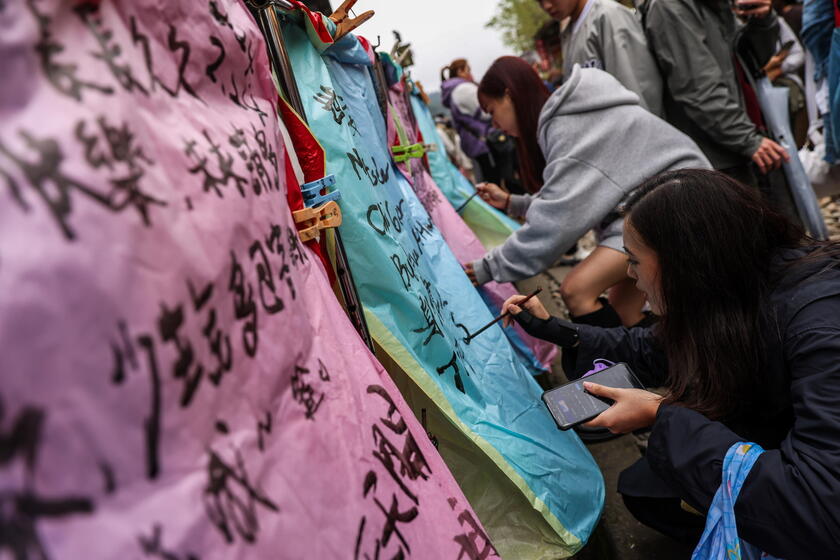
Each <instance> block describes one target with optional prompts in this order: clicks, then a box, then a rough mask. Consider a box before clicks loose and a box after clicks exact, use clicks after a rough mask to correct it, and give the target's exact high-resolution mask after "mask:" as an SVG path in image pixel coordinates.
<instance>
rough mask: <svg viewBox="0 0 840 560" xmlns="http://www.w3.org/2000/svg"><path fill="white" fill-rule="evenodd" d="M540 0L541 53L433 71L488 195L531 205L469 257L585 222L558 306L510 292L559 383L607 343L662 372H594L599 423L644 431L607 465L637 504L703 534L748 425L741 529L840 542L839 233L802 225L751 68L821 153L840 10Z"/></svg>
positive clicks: (830, 150)
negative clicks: (510, 168) (598, 379)
mask: <svg viewBox="0 0 840 560" xmlns="http://www.w3.org/2000/svg"><path fill="white" fill-rule="evenodd" d="M537 1H538V3H539V4H540V5H541V7H542V8H543V9H544V10H545V12H546V13H547V14H548V15H549V16H550V17H551V18H553V19H554V20H555V23H554V24H553V25H556V27H557V34H556V35H557V39H558V41H557V49H556V51H555V52H554V53H553V56H554V58H555V59H557V58H559V59H560V63H559V64H557V65H556V67H555V68H554V69H553V70H551V69H550V68H547V66H548V65H546V64H542V62H545V61H544V60H542V61H541V60H540V59H539V57H537V58H536V59H535V58H534V57H533V56H525V57H512V56H508V57H502V58H500V59H498V60H496V62H495V63H494V64H493V65H492V66H491V67H490V68H489V70H488V71H487V72H486V73H485V75H484V76H483V77H482V78H481V80H480V81H476V80H475V79H473V76H472V73H471V70H470V67H469V64H468V62H467V61H466V60H464V59H458V60H455V61H454V62H453V63H452V64H451V65H449V66H448V67H447V68H446V69H444V72H443V74H442V80H443V84H442V89H443V99H444V104H445V105H446V106H447V107H448V108H449V109H450V111H451V113H452V119H453V124H454V127H455V129H456V130H457V132H458V134H459V136H460V143H461V146H462V147H463V149H464V151H465V152H466V154H467V155H468V156H469V157H470V158H472V159H473V160H474V161H475V162H476V165H477V167H478V168H479V169H480V175H481V177H483V178H484V182H481V183H479V184H478V186H477V189H478V192H479V194H480V196H481V197H482V198H483V199H484V200H486V201H487V202H488V203H489V204H491V205H492V206H494V207H496V208H498V209H499V210H501V211H504V212H506V213H507V214H509V215H510V216H512V217H515V218H518V219H520V220H521V221H522V224H523V225H522V227H521V228H520V229H518V230H517V231H516V232H514V233H513V234H512V235H511V236H510V237H509V238H508V239H507V241H506V242H505V243H504V244H502V245H500V246H499V247H497V248H495V249H493V250H491V251H489V252H488V253H487V254H486V255H485V256H484V257H483V258H481V259H479V260H477V261H475V262H471V263H465V264H464V269H465V271H466V273H467V275H468V276H469V277H470V278H471V280H472V281H473V283H474V284H476V285H481V284H484V283H487V282H490V281H498V282H503V281H518V280H523V279H525V278H529V277H532V276H534V275H536V274H538V273H540V272H543V271H545V270H547V269H548V268H550V267H552V266H553V265H554V264H555V263H556V262H557V261H558V259H560V258H561V257H562V256H563V255H564V253H566V252H567V251H569V250H570V248H573V247H574V245H575V243H576V242H577V241H578V239H579V238H581V236H583V235H584V234H585V233H586V232H588V231H594V232H595V236H596V240H597V244H598V246H597V248H596V249H595V250H594V251H593V252H592V253H591V254H589V256H588V257H586V258H585V259H583V260H582V261H581V262H580V263H579V264H577V265H576V266H575V267H574V269H573V270H572V271H571V272H570V273H569V274H568V276H567V277H566V278H565V279H564V281H563V284H562V287H561V291H560V296H561V297H562V299H563V301H564V303H565V304H566V307H567V308H568V310H569V313H570V316H569V319H570V321H567V320H565V319H564V318H558V317H551V316H550V315H549V314H548V313H547V312H546V310H545V308H544V307H543V306H542V304H541V303H540V302H539V300H538V299H536V298H533V299H530V300H528V301H527V303H524V304H523V305H521V306H520V305H519V304H522V303H523V300H524V299H525V298H524V296H514V297H512V298H511V299H510V300H508V302H506V304H505V309H504V311H509V312H510V313H511V315H512V317H514V318H515V319H516V320H517V321H519V322H520V323H521V324H522V325H523V327H525V329H526V330H527V331H528V332H529V333H530V334H532V335H534V336H537V337H540V338H544V339H546V340H550V341H552V342H555V343H556V344H558V345H559V346H560V347H562V348H563V369H564V372H565V374H566V376H567V377H568V378H569V379H575V378H578V377H580V376H581V375H584V374H585V373H586V372H587V370H590V369H591V368H592V364H593V361H594V360H595V359H608V360H611V361H614V362H625V363H627V364H629V365H630V367H631V368H632V369H633V370H634V371H635V372H636V374H637V375H638V377H639V378H640V380H641V381H642V382H643V383H644V384H645V386H647V387H650V388H664V391H663V390H659V391H657V392H649V391H646V390H642V389H615V388H610V387H605V386H600V385H597V384H592V383H588V384H587V390H588V391H589V392H590V393H592V394H594V395H598V396H600V397H603V398H606V399H609V400H610V401H611V402H613V403H614V404H612V406H611V407H610V409H609V410H608V411H606V412H604V413H602V414H601V415H600V416H598V417H597V418H596V419H595V420H593V421H592V422H590V423H589V426H590V427H601V428H604V429H608V430H610V431H611V432H614V433H627V432H631V431H636V430H646V429H650V430H651V435H650V441H649V446H648V449H647V452H646V454H645V455H644V456H643V457H642V458H641V459H640V460H639V461H638V462H637V463H636V464H634V465H633V466H632V467H630V468H628V469H627V470H626V471H625V472H624V473H623V474H622V476H621V479H620V481H619V488H618V490H619V492H620V493H621V494H622V496H623V498H624V501H625V503H626V505H627V507H628V509H629V510H630V511H631V512H632V513H633V515H634V516H636V517H637V518H638V519H639V520H640V521H642V522H643V523H645V524H647V525H649V526H651V527H653V528H655V529H657V530H659V531H661V532H663V533H665V534H667V535H670V536H673V537H675V538H677V539H681V540H685V541H690V542H697V541H698V539H700V538H701V534H702V533H703V532H704V529H705V530H706V531H707V532H708V531H709V530H710V529H709V525H708V523H707V519H706V513H707V512H710V508H711V506H712V505H713V502H714V503H717V494H718V493H719V488H721V482H722V480H724V477H725V473H724V471H725V465H728V464H730V463H729V460H730V458H731V456H732V453H734V452H735V451H733V450H736V449H737V450H743V449H745V448H744V447H743V446H745V445H751V446H755V447H754V448H753V451H755V450H760V451H761V453H760V456H758V458H757V460H756V462H755V464H754V465H753V467H752V470H751V471H749V475H748V476H747V478H746V481H745V483H744V486H743V490H742V491H741V492H740V494H739V497H738V498H737V502H736V503H735V506H734V514H735V519H736V520H737V530H738V535H739V536H740V538H741V539H742V540H743V543H742V547H744V549H746V548H747V547H749V546H754V547H756V549H757V550H760V551H764V553H766V554H767V555H768V556H767V557H771V558H772V557H778V558H785V559H788V560H790V559H796V558H809V559H810V558H829V557H840V505H838V504H840V500H838V498H840V406H838V405H837V404H836V402H835V398H834V389H839V390H840V244H838V243H837V242H834V243H832V242H831V241H827V240H817V239H814V238H812V237H810V236H808V235H806V233H805V229H804V228H803V223H802V222H801V221H800V218H799V216H798V214H797V211H796V206H795V204H794V202H793V198H792V197H791V194H790V189H789V186H788V183H787V181H788V180H787V179H786V178H785V175H784V174H783V173H781V172H780V168H781V167H782V166H783V165H784V164H785V163H786V162H788V161H789V160H790V158H791V157H795V156H796V154H795V153H790V151H789V150H786V149H785V148H784V147H783V146H782V145H781V144H780V143H779V142H777V141H775V140H774V138H772V134H771V131H769V130H768V127H767V124H766V122H765V117H764V115H763V112H762V109H763V108H762V106H761V103H760V102H759V99H758V95H757V91H756V90H757V81H758V80H762V79H765V78H767V79H770V80H771V81H772V82H774V83H775V84H776V85H777V86H781V87H787V88H789V90H790V104H789V112H790V116H791V121H792V124H791V128H792V129H793V130H794V131H795V136H796V141H797V147H798V146H800V145H801V144H803V143H804V142H805V140H806V136H808V134H807V131H808V127H809V121H810V124H811V126H812V127H813V126H816V125H818V124H823V125H824V131H823V136H824V137H825V138H826V146H825V154H826V160H827V162H828V163H831V164H833V163H834V158H835V157H836V156H835V153H834V150H835V144H834V141H833V132H832V130H831V120H832V117H833V116H836V115H837V113H838V112H840V107H834V108H835V109H836V110H835V111H834V112H832V108H833V107H832V103H831V101H832V99H835V98H836V97H837V96H835V95H834V93H835V87H834V86H835V84H834V83H832V80H833V75H834V74H832V72H835V71H836V67H835V66H832V65H831V57H832V56H837V57H840V53H838V52H832V51H831V45H830V44H829V45H828V46H827V47H826V41H829V43H830V41H831V38H832V31H833V30H834V26H835V25H837V26H838V27H840V6H838V3H837V2H836V0H825V1H823V0H807V2H806V3H805V5H804V8H803V6H802V5H800V4H796V3H792V4H784V3H778V4H777V5H776V6H775V9H774V6H773V5H772V3H771V0H736V1H735V2H732V3H730V2H727V1H726V0H644V1H643V2H641V3H640V4H638V5H637V6H636V9H635V10H633V9H630V8H628V7H626V6H624V5H621V4H619V3H618V2H616V1H615V0H537ZM832 13H833V14H834V18H832V17H831V14H832ZM826 14H827V15H826ZM819 26H824V27H826V28H827V30H828V33H827V34H826V32H825V30H823V29H822V28H820V29H816V28H817V27H819ZM800 32H801V33H802V38H803V42H804V43H805V47H806V48H803V45H802V43H801V42H800V37H799V33H800ZM541 34H542V36H543V38H544V35H545V34H544V33H543V32H541ZM834 37H840V35H838V34H837V33H835V34H834ZM835 43H837V44H838V45H840V42H838V41H836V40H835ZM543 47H544V45H543ZM835 49H836V47H835ZM538 50H542V51H543V53H544V51H545V48H542V49H538ZM806 53H807V54H806ZM806 56H807V58H808V59H809V61H808V63H807V64H806V63H805V58H806ZM555 62H556V60H555ZM832 68H834V69H835V70H831V69H832ZM806 82H810V83H811V86H810V87H805V83H806ZM806 105H812V106H815V107H816V112H815V113H813V114H812V115H811V116H810V118H808V117H804V107H805V106H806ZM832 113H833V114H832ZM494 131H495V132H501V133H503V134H504V135H507V136H509V137H513V138H515V139H516V156H517V157H516V170H517V171H516V181H514V182H517V181H518V184H519V185H521V187H522V191H523V192H516V191H514V190H512V189H510V188H509V187H508V185H507V184H504V185H500V181H499V180H494V179H498V174H497V173H495V172H494V170H493V156H492V150H491V148H490V147H489V143H488V142H489V140H488V139H489V138H491V137H492V136H493V134H494V133H495V132H494ZM459 167H461V168H462V169H463V168H464V166H463V165H459ZM494 173H495V174H494ZM605 294H606V297H604V295H605ZM738 446H741V447H738ZM722 465H724V467H722ZM730 490H731V489H730ZM733 499H734V498H733ZM711 509H714V508H711ZM709 515H710V516H711V513H710V514H709ZM703 536H704V538H705V537H706V535H703ZM747 543H748V544H747ZM721 557H722V556H721Z"/></svg>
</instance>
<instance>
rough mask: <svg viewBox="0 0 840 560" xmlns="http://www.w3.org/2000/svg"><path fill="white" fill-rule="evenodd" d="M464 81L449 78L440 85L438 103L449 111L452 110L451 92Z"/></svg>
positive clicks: (462, 79)
mask: <svg viewBox="0 0 840 560" xmlns="http://www.w3.org/2000/svg"><path fill="white" fill-rule="evenodd" d="M466 81H467V80H465V79H464V78H449V79H448V80H446V81H445V82H443V83H442V84H441V85H440V102H441V103H443V106H444V107H446V108H447V109H449V110H450V111H451V110H452V107H451V106H450V104H451V103H452V92H453V91H455V88H456V87H458V86H459V85H461V84H463V83H464V82H466Z"/></svg>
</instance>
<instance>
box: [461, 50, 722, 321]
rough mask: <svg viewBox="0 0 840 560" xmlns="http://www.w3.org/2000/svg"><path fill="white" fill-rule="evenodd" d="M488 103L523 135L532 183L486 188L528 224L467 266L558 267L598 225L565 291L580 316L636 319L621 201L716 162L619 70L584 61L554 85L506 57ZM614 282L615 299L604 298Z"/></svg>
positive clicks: (493, 71)
mask: <svg viewBox="0 0 840 560" xmlns="http://www.w3.org/2000/svg"><path fill="white" fill-rule="evenodd" d="M478 96H479V101H480V102H481V105H482V107H483V108H484V110H485V111H487V112H488V113H490V114H491V115H492V116H493V120H494V122H495V124H496V126H497V127H498V128H501V129H502V130H504V131H505V132H507V133H508V134H510V135H511V136H515V137H516V138H517V140H518V150H519V163H520V166H519V169H520V173H521V179H522V182H523V184H524V185H525V186H526V188H527V189H528V190H530V191H531V192H533V193H534V194H533V195H511V194H509V193H506V192H504V191H503V190H502V189H501V188H499V187H498V186H496V185H493V184H483V185H479V186H478V190H479V192H480V193H481V196H482V197H483V198H484V199H485V200H487V201H488V202H489V203H490V204H492V205H493V206H495V207H496V208H499V209H503V210H506V211H507V213H508V214H510V215H512V216H514V217H524V218H525V224H524V225H523V227H522V228H520V229H519V230H517V231H516V232H514V233H513V235H511V236H510V237H509V238H508V239H507V241H506V242H505V243H504V244H503V245H501V246H499V247H496V248H495V249H493V250H492V251H490V252H489V253H488V254H487V255H486V256H485V257H484V258H482V259H480V260H478V261H475V262H474V263H470V264H468V265H466V266H465V269H466V270H467V274H469V275H470V276H471V278H472V279H473V281H474V282H475V283H477V284H484V283H485V282H489V281H490V280H495V281H497V282H511V281H516V280H522V279H523V278H528V277H530V276H533V275H535V274H538V273H540V272H542V271H544V270H546V269H547V268H549V267H550V266H552V265H553V264H554V263H555V262H556V261H557V260H558V258H560V256H561V255H563V253H565V252H566V251H567V250H568V249H569V248H570V247H571V246H573V245H574V244H575V242H576V241H577V240H578V239H579V238H580V237H581V236H582V235H583V234H585V233H586V232H587V231H589V230H590V229H595V230H596V232H597V233H598V243H599V246H598V247H597V248H596V249H595V251H594V252H593V253H592V254H591V255H589V256H588V257H587V258H586V259H585V260H584V261H583V262H581V263H580V264H579V265H577V266H576V267H575V268H574V269H573V270H572V271H571V272H570V273H569V275H568V276H567V277H566V278H565V279H564V281H563V284H562V286H561V296H562V297H563V300H564V302H565V303H566V306H567V307H568V308H569V311H570V313H571V315H572V317H573V320H575V321H579V322H582V323H587V324H596V325H601V326H620V325H621V324H624V325H627V326H630V325H633V324H636V323H638V322H639V321H641V320H642V318H643V316H642V313H641V310H642V304H643V298H642V296H641V294H640V293H639V292H638V291H637V290H636V289H635V288H634V287H633V284H632V282H629V281H628V279H627V275H626V273H625V265H624V259H625V255H624V252H623V249H622V244H621V229H622V223H623V219H622V217H621V216H620V215H619V214H618V212H617V210H616V209H617V207H618V206H620V205H621V204H622V202H624V201H625V200H626V199H627V198H628V196H630V195H631V191H632V190H633V188H634V187H635V186H636V185H638V184H639V183H641V182H642V181H643V180H644V179H646V178H648V177H651V176H653V175H656V174H658V173H661V172H663V171H668V170H671V169H678V168H683V167H708V165H709V164H708V162H707V161H706V159H705V157H704V156H703V154H702V153H701V152H700V150H699V148H697V146H696V145H695V144H694V142H692V141H691V139H689V138H688V137H687V136H685V135H684V134H682V133H681V132H679V131H678V130H676V129H675V128H673V127H672V126H671V125H669V124H668V123H666V122H665V121H663V120H662V119H660V118H658V117H656V116H654V115H652V114H651V113H649V112H648V111H647V110H645V109H644V108H642V107H641V105H640V104H639V97H638V96H637V95H636V94H634V93H632V92H630V91H628V90H627V89H625V88H624V87H622V86H621V84H619V83H618V81H617V80H616V79H615V78H614V77H612V76H611V75H609V74H607V73H606V72H603V71H601V70H597V69H595V68H580V67H579V66H575V67H574V68H573V69H572V73H571V75H570V76H569V77H568V79H567V80H566V81H565V83H564V84H563V85H562V86H561V87H559V88H558V89H557V90H556V91H555V92H554V93H552V94H550V95H549V93H548V91H547V90H546V88H545V86H544V85H543V83H542V81H541V80H540V78H539V76H538V75H537V73H536V72H534V70H533V69H532V68H531V67H530V66H529V65H528V63H526V62H525V61H524V60H522V59H520V58H517V57H512V56H506V57H502V58H500V59H498V60H496V62H494V63H493V65H492V66H491V67H490V69H489V70H488V71H487V73H486V74H485V75H484V78H483V79H482V80H481V84H480V85H479V89H478ZM608 289H609V290H610V294H609V296H610V297H609V300H604V299H603V298H601V297H600V296H601V294H603V293H604V292H605V291H606V290H608Z"/></svg>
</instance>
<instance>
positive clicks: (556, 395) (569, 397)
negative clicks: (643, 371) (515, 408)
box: [542, 363, 644, 430]
mask: <svg viewBox="0 0 840 560" xmlns="http://www.w3.org/2000/svg"><path fill="white" fill-rule="evenodd" d="M584 381H591V382H592V383H597V384H598V385H605V386H607V387H615V388H617V389H643V388H644V385H642V384H641V383H640V382H639V380H638V379H637V378H636V376H635V375H634V374H633V372H632V371H631V370H630V367H629V366H628V365H627V364H625V363H619V364H615V365H614V366H610V367H608V368H607V369H602V370H601V371H599V372H597V373H593V374H592V375H587V376H586V377H581V378H580V379H577V380H575V381H572V382H570V383H566V384H565V385H561V386H560V387H555V388H554V389H550V390H548V391H546V392H545V393H543V394H542V400H543V402H544V403H545V406H547V407H548V411H549V412H550V413H551V416H552V417H553V418H554V421H555V422H556V423H557V427H558V428H560V429H561V430H568V429H569V428H573V427H575V426H577V425H578V424H582V423H583V422H588V421H589V420H592V419H593V418H595V417H596V416H598V415H599V414H601V413H602V412H604V411H605V410H607V409H608V408H609V407H610V406H611V405H612V403H613V401H611V400H610V399H605V398H603V397H596V396H595V395H592V394H591V393H588V392H587V391H586V390H585V389H584V388H583V382H584Z"/></svg>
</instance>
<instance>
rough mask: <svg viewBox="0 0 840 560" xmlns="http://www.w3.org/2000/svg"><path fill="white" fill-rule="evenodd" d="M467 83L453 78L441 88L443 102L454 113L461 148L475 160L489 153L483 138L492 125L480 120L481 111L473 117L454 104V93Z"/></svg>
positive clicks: (453, 121) (453, 118)
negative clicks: (457, 88)
mask: <svg viewBox="0 0 840 560" xmlns="http://www.w3.org/2000/svg"><path fill="white" fill-rule="evenodd" d="M466 81H467V80H465V79H463V78H451V79H449V80H446V81H445V82H443V84H441V86H440V90H441V101H442V102H443V105H444V107H446V108H447V109H449V111H450V112H451V113H452V123H453V125H454V126H455V130H457V131H458V136H460V137H461V148H463V150H464V152H465V153H466V154H467V155H468V156H470V157H471V158H475V157H478V156H481V155H484V154H486V153H488V149H487V144H486V143H485V142H484V139H483V137H484V136H486V135H487V133H488V132H490V123H489V122H487V121H484V120H482V119H481V118H480V117H481V110H480V109H479V110H478V111H476V113H475V114H473V115H465V114H464V113H462V112H461V111H459V110H458V107H456V106H455V103H453V101H452V92H454V91H455V88H456V87H458V86H459V85H461V84H463V83H466Z"/></svg>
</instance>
